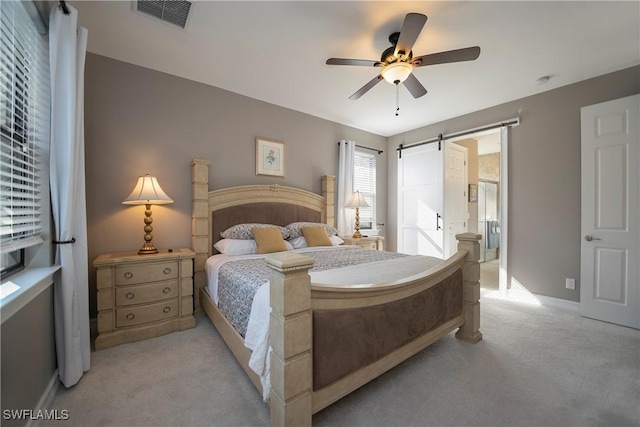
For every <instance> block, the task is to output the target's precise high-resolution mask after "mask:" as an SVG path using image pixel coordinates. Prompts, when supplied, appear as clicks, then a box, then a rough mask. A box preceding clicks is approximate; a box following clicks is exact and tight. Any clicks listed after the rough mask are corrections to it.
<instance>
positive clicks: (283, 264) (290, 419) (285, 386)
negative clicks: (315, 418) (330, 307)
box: [267, 254, 314, 426]
mask: <svg viewBox="0 0 640 427" xmlns="http://www.w3.org/2000/svg"><path fill="white" fill-rule="evenodd" d="M313 263H314V259H313V258H310V257H307V256H303V255H298V254H276V255H272V256H269V257H267V265H268V266H269V267H270V268H271V269H272V271H271V279H270V298H271V317H270V320H269V322H270V324H269V340H270V343H271V347H272V349H273V350H272V351H271V394H270V397H269V407H270V410H271V425H272V426H310V425H311V415H312V406H311V392H312V386H313V372H312V368H313V365H312V364H313V360H312V355H311V345H312V337H311V335H312V320H311V278H310V277H309V269H310V268H311V267H313Z"/></svg>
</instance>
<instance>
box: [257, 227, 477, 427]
mask: <svg viewBox="0 0 640 427" xmlns="http://www.w3.org/2000/svg"><path fill="white" fill-rule="evenodd" d="M456 237H457V239H458V241H459V244H458V253H457V254H456V255H454V256H453V257H451V258H450V259H448V260H447V261H446V262H445V263H444V264H443V266H442V267H441V268H440V269H437V270H434V271H432V272H430V274H426V275H424V277H423V276H420V277H417V278H415V277H414V278H411V279H408V280H407V281H406V282H403V283H402V284H400V285H399V286H398V291H397V292H396V291H392V290H390V289H391V288H390V287H389V288H387V289H373V290H372V289H366V288H365V289H362V288H361V289H360V290H359V291H358V290H351V291H349V290H347V291H346V292H347V293H349V292H351V295H352V300H351V302H347V303H346V305H344V307H343V306H342V304H343V303H344V302H345V300H341V299H339V298H337V297H336V296H335V295H333V294H332V292H331V291H328V292H323V291H320V293H322V294H326V295H325V298H324V301H323V302H318V301H319V300H318V299H317V297H315V296H313V295H314V294H313V292H317V291H312V285H311V281H310V277H309V274H308V270H309V269H310V268H312V267H313V262H314V260H313V259H312V258H309V257H306V256H302V255H298V254H286V253H285V254H277V255H273V256H270V257H268V258H267V263H268V265H269V267H270V268H271V269H272V273H271V278H270V283H271V288H270V298H271V308H272V312H271V318H270V340H271V345H272V347H273V351H272V352H271V395H270V402H269V406H270V409H271V425H272V426H285V425H295V426H309V425H311V418H312V414H313V413H315V412H317V411H319V410H321V409H322V408H324V407H326V406H328V405H329V404H331V403H333V402H335V401H336V400H338V399H340V398H341V397H343V396H345V395H346V394H348V393H350V392H352V391H354V390H356V389H357V388H359V387H360V386H362V385H364V384H365V383H367V382H369V381H371V380H372V379H374V378H376V377H377V376H379V375H380V374H382V373H383V372H386V371H387V370H389V369H391V368H392V367H394V366H396V365H397V364H399V363H400V362H402V361H403V360H405V359H407V358H408V357H410V356H411V355H413V354H415V353H417V352H418V351H420V350H422V349H424V348H426V347H427V346H429V345H430V344H431V343H433V342H434V341H436V340H438V339H439V338H441V337H442V336H444V335H446V334H448V333H449V332H451V331H453V330H455V328H459V329H458V332H457V333H456V337H457V338H460V339H463V340H465V341H469V342H472V343H476V342H478V341H480V340H481V339H482V334H481V333H480V330H479V329H480V302H479V299H480V283H479V279H480V268H479V263H478V257H479V253H480V251H479V240H480V238H481V236H480V235H478V234H472V233H464V234H460V235H458V236H456ZM343 289H344V288H343ZM338 293H340V292H338ZM358 293H361V294H364V295H365V296H364V297H363V298H359V296H355V298H354V297H353V295H356V294H358ZM319 299H323V298H319ZM331 300H334V301H342V302H337V303H333V302H331ZM356 300H359V301H357V302H355V303H354V301H356ZM377 300H382V301H386V302H385V303H384V304H376V303H375V301H377ZM324 304H328V305H329V306H331V307H333V308H334V309H331V308H330V309H321V308H320V307H319V306H323V305H324ZM349 304H352V305H351V306H349ZM354 304H355V305H354ZM316 305H318V306H316ZM354 307H360V308H354ZM345 324H346V325H352V326H353V325H355V326H353V327H351V328H350V331H346V332H344V331H339V332H338V333H337V335H340V336H339V337H338V336H337V335H335V334H334V333H333V332H331V330H335V329H336V328H337V329H338V330H339V329H341V325H345ZM394 324H402V325H403V327H402V328H401V329H402V333H400V329H398V328H395V327H394ZM342 329H345V328H342ZM319 330H323V331H322V333H320V334H318V335H317V336H316V335H314V334H315V333H316V332H318V331H319ZM343 332H344V333H343ZM381 335H383V336H381ZM367 337H368V338H367ZM375 337H378V338H381V340H374V338H375ZM337 341H339V342H340V344H339V345H338V344H336V342H337ZM336 346H338V347H340V348H339V349H336V348H335V347H336ZM360 347H362V348H360ZM332 353H333V354H332ZM316 365H317V366H316ZM323 366H324V368H326V369H322V368H323Z"/></svg>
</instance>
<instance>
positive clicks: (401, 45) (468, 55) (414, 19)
mask: <svg viewBox="0 0 640 427" xmlns="http://www.w3.org/2000/svg"><path fill="white" fill-rule="evenodd" d="M426 22H427V17H426V16H425V15H423V14H421V13H408V14H407V15H406V16H405V18H404V22H403V23H402V30H400V32H399V33H393V34H391V35H390V36H389V42H390V43H391V44H392V46H391V47H388V48H387V49H385V50H384V52H382V55H381V56H380V61H373V60H366V59H343V58H329V59H327V65H356V66H364V67H382V71H381V72H380V74H378V75H377V76H376V77H374V78H373V79H372V80H370V81H369V82H368V83H367V84H365V85H364V86H362V87H361V88H360V89H358V91H356V92H355V93H354V94H353V95H351V96H350V97H349V99H353V100H355V99H358V98H360V97H361V96H362V95H364V94H365V93H367V92H368V91H369V90H370V89H371V88H372V87H374V86H375V85H376V84H378V83H379V82H380V80H382V79H384V80H386V81H388V82H389V83H393V84H395V85H396V86H398V85H399V84H400V83H403V84H404V85H405V87H406V88H407V89H408V90H409V92H410V93H411V95H413V97H414V98H419V97H421V96H422V95H424V94H426V93H427V89H425V87H424V86H422V84H421V83H420V82H419V81H418V79H417V78H416V77H415V76H414V75H413V74H412V71H413V69H414V68H417V67H424V66H427V65H436V64H446V63H449V62H462V61H473V60H474V59H477V58H478V56H480V47H478V46H474V47H467V48H463V49H456V50H449V51H446V52H439V53H432V54H429V55H423V56H417V57H414V56H413V52H412V51H411V48H412V47H413V44H414V43H415V42H416V40H417V38H418V35H419V34H420V31H422V28H423V27H424V24H425V23H426Z"/></svg>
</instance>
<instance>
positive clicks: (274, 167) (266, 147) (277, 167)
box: [256, 137, 284, 178]
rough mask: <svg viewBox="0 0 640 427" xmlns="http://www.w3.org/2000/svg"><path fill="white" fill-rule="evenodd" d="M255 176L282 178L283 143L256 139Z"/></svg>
mask: <svg viewBox="0 0 640 427" xmlns="http://www.w3.org/2000/svg"><path fill="white" fill-rule="evenodd" d="M256 175H269V176H279V177H282V178H284V142H282V141H274V140H272V139H265V138H260V137H258V138H256Z"/></svg>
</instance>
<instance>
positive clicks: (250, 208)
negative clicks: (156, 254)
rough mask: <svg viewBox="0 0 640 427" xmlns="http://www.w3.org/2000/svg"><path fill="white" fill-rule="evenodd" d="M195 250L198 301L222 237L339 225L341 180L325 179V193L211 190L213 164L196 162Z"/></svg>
mask: <svg viewBox="0 0 640 427" xmlns="http://www.w3.org/2000/svg"><path fill="white" fill-rule="evenodd" d="M191 178H192V179H191V182H192V192H191V194H192V214H191V215H192V217H191V245H192V247H193V251H194V252H195V253H196V257H195V261H194V293H195V295H194V297H195V298H196V302H197V303H196V309H197V310H198V309H200V304H199V290H200V288H201V287H204V286H205V282H206V277H205V273H204V265H205V263H206V261H207V258H208V257H209V256H210V255H211V254H212V253H213V244H214V243H215V242H217V241H218V240H219V239H220V232H221V231H224V230H226V229H227V228H229V227H230V226H232V225H236V224H243V223H252V222H256V223H265V224H276V225H287V224H289V223H292V222H296V221H311V222H323V223H326V224H328V225H330V226H332V227H333V226H334V225H335V212H334V211H335V208H334V199H335V189H334V188H335V177H334V176H332V175H325V176H323V177H321V182H322V194H321V195H318V194H315V193H312V192H310V191H307V190H302V189H300V188H294V187H288V186H284V185H278V184H271V185H242V186H237V187H229V188H223V189H220V190H214V191H209V161H208V160H204V159H194V160H193V161H192V162H191Z"/></svg>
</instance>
